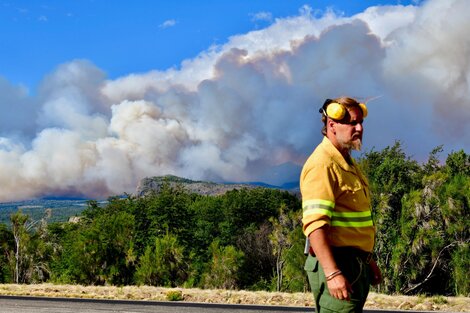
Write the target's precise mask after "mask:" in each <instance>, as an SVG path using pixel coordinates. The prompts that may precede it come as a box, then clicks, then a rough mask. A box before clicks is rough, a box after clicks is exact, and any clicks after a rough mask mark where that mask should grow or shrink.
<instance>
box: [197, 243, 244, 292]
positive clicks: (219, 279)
mask: <svg viewBox="0 0 470 313" xmlns="http://www.w3.org/2000/svg"><path fill="white" fill-rule="evenodd" d="M210 250H211V252H212V261H211V263H210V265H209V270H208V271H207V272H206V273H205V275H204V278H203V281H204V287H205V288H220V289H237V288H238V277H239V269H240V266H241V264H242V263H243V257H244V255H243V252H241V251H239V250H237V249H236V248H235V247H234V246H231V245H229V246H225V247H223V246H220V245H219V242H218V241H214V242H213V243H212V244H211V246H210Z"/></svg>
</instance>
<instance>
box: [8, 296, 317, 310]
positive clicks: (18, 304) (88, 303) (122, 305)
mask: <svg viewBox="0 0 470 313" xmlns="http://www.w3.org/2000/svg"><path fill="white" fill-rule="evenodd" d="M314 311H315V310H314V309H313V308H305V307H284V306H258V305H230V304H206V303H188V302H156V301H123V300H95V299H66V298H42V297H41V298H39V297H13V296H0V313H41V312H44V313H108V312H122V313H141V312H144V313H145V312H152V313H216V312H220V313H269V312H276V313H279V312H314Z"/></svg>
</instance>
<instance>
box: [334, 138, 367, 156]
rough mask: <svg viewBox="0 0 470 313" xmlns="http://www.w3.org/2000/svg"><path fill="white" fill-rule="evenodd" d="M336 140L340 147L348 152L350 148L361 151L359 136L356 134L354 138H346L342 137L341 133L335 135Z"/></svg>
mask: <svg viewBox="0 0 470 313" xmlns="http://www.w3.org/2000/svg"><path fill="white" fill-rule="evenodd" d="M353 137H354V136H353ZM336 140H337V141H338V143H339V144H340V146H341V148H343V149H347V150H348V151H349V152H351V150H356V151H361V149H362V138H361V136H357V137H356V138H355V139H348V138H343V137H342V136H341V135H337V136H336Z"/></svg>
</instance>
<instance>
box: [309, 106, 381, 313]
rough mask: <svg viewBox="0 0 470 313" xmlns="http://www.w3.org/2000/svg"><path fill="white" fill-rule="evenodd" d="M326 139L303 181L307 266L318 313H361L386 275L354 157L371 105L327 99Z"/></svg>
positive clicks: (363, 181) (324, 111)
mask: <svg viewBox="0 0 470 313" xmlns="http://www.w3.org/2000/svg"><path fill="white" fill-rule="evenodd" d="M320 113H321V114H322V121H323V129H322V133H323V135H324V138H323V141H322V142H321V143H320V144H319V145H318V146H317V148H316V149H315V151H314V152H313V153H312V155H311V156H310V157H309V158H308V160H307V161H306V163H305V165H304V167H303V169H302V173H301V177H300V191H301V193H302V207H303V218H302V223H303V231H304V234H305V235H306V236H307V238H308V240H307V243H308V245H309V246H310V247H309V249H308V250H307V253H308V257H307V260H306V263H305V270H306V271H307V275H308V279H309V282H310V285H311V288H312V292H313V294H314V297H315V305H316V308H317V312H320V313H321V312H362V309H363V307H364V304H365V301H366V298H367V295H368V293H369V286H370V284H378V283H379V282H380V281H381V279H382V277H381V273H380V270H379V269H378V267H377V265H376V263H375V261H374V260H373V259H372V250H373V247H374V239H375V228H374V225H373V222H372V216H371V208H370V194H369V187H368V182H367V179H366V177H365V176H364V175H363V174H362V172H361V171H360V170H359V168H358V166H357V165H356V163H355V162H354V160H353V159H352V157H351V150H353V149H354V150H360V149H361V145H362V133H363V127H362V123H363V119H364V118H365V117H366V115H367V107H366V106H365V104H363V103H359V102H357V101H356V100H354V99H351V98H347V97H342V98H338V99H334V100H331V99H328V100H326V101H325V103H324V105H323V107H322V108H321V109H320Z"/></svg>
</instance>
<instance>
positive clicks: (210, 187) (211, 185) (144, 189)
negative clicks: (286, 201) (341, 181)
mask: <svg viewBox="0 0 470 313" xmlns="http://www.w3.org/2000/svg"><path fill="white" fill-rule="evenodd" d="M165 183H167V184H169V185H170V187H176V186H182V187H183V188H184V189H185V190H186V191H188V192H191V193H196V194H200V195H207V196H218V195H223V194H225V193H226V192H228V191H231V190H235V189H243V188H246V189H255V188H269V189H279V190H285V191H288V192H290V193H292V194H295V195H298V194H299V190H298V189H299V188H298V187H296V186H295V182H292V183H287V184H284V185H286V186H288V188H285V187H283V186H284V185H283V186H274V185H269V184H266V183H263V182H247V183H232V182H223V183H218V182H212V181H201V180H191V179H188V178H183V177H179V176H175V175H164V176H152V177H145V178H143V179H141V180H140V181H139V183H138V185H137V188H136V191H135V193H134V195H135V196H137V197H144V196H146V195H148V194H151V193H153V192H156V193H158V192H159V191H160V190H161V187H162V186H163V184H165Z"/></svg>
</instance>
